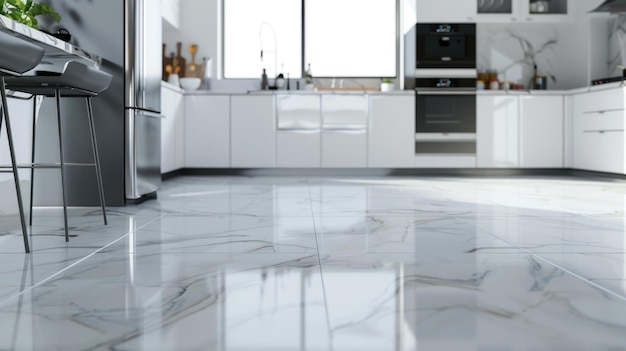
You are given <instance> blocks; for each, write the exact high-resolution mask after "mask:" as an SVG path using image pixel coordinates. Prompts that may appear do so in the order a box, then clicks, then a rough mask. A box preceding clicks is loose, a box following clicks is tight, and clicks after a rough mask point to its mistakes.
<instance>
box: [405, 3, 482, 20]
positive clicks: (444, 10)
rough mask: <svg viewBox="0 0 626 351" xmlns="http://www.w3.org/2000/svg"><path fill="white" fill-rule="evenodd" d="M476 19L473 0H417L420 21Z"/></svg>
mask: <svg viewBox="0 0 626 351" xmlns="http://www.w3.org/2000/svg"><path fill="white" fill-rule="evenodd" d="M475 21H476V2H475V1H472V0H436V1H435V0H417V22H418V23H437V22H445V23H464V22H475Z"/></svg>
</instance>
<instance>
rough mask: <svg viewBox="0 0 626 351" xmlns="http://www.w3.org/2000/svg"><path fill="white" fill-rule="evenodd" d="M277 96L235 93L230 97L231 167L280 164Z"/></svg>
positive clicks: (261, 166) (262, 166) (260, 166)
mask: <svg viewBox="0 0 626 351" xmlns="http://www.w3.org/2000/svg"><path fill="white" fill-rule="evenodd" d="M274 101H275V99H274V96H273V95H233V96H232V97H231V100H230V120H231V121H230V122H231V166H232V167H235V168H248V167H258V168H268V167H275V166H276V111H275V106H274V105H275V104H274Z"/></svg>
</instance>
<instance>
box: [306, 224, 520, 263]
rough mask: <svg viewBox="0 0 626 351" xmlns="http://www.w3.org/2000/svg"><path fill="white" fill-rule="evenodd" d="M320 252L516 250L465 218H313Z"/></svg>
mask: <svg viewBox="0 0 626 351" xmlns="http://www.w3.org/2000/svg"><path fill="white" fill-rule="evenodd" d="M315 230H316V232H317V241H318V247H319V253H320V255H327V254H336V253H362V254H371V253H379V254H392V253H402V254H405V253H415V254H420V255H423V254H430V253H437V254H440V255H449V254H460V253H471V252H516V253H517V252H520V250H519V249H518V248H516V247H514V246H512V245H510V244H508V243H506V242H504V241H502V240H500V239H498V238H496V237H494V236H493V235H491V234H489V233H487V232H485V231H483V230H481V229H479V228H478V227H477V226H476V222H475V220H474V219H471V218H465V217H451V216H444V215H440V216H438V217H421V216H416V217H398V216H393V215H392V216H351V217H324V216H322V217H321V218H320V217H317V216H316V217H315Z"/></svg>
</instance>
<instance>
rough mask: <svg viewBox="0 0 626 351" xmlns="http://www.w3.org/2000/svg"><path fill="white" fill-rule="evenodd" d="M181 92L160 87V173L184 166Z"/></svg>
mask: <svg viewBox="0 0 626 351" xmlns="http://www.w3.org/2000/svg"><path fill="white" fill-rule="evenodd" d="M183 99H184V96H183V94H182V92H180V91H176V90H173V89H170V88H167V87H161V113H162V114H163V116H165V117H164V118H163V119H162V120H161V173H162V174H163V173H168V172H172V171H175V170H178V169H181V168H183V167H184V152H185V151H184V145H183V142H184V118H185V106H184V102H183V101H184V100H183Z"/></svg>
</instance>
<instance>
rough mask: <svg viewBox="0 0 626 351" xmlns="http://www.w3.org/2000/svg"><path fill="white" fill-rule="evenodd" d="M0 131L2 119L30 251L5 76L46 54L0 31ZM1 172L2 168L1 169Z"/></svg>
mask: <svg viewBox="0 0 626 351" xmlns="http://www.w3.org/2000/svg"><path fill="white" fill-rule="evenodd" d="M0 48H2V50H0V95H1V96H2V101H1V104H0V109H1V110H2V111H1V112H2V113H0V131H1V130H2V120H4V121H5V123H6V129H7V139H8V141H9V154H10V157H11V165H10V168H11V171H10V172H12V173H13V180H14V181H15V193H16V194H17V205H18V207H19V213H20V222H21V225H22V236H23V237H24V250H25V251H26V253H29V252H30V245H29V243H28V232H27V231H26V221H25V220H24V205H23V203H22V191H21V189H20V180H19V174H18V169H17V163H16V160H15V147H14V145H13V133H12V132H11V119H10V118H9V108H8V104H7V94H6V89H5V77H19V76H21V75H22V74H23V73H25V72H27V71H30V70H31V69H33V68H34V67H35V66H37V65H38V64H39V63H40V62H41V59H42V58H43V55H44V50H43V49H42V48H41V47H39V46H37V45H35V44H32V43H30V42H27V41H25V40H22V39H19V38H17V37H14V36H12V35H10V34H8V33H4V32H0ZM0 172H1V170H0Z"/></svg>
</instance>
